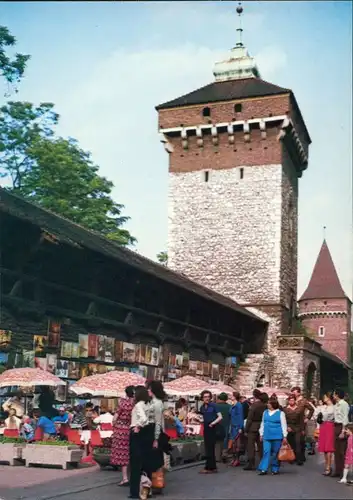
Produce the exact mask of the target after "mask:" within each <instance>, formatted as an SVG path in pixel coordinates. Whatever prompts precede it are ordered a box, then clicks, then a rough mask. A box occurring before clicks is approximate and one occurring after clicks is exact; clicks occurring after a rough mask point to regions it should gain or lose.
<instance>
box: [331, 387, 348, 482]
mask: <svg viewBox="0 0 353 500" xmlns="http://www.w3.org/2000/svg"><path fill="white" fill-rule="evenodd" d="M333 398H334V400H335V402H336V404H335V407H334V412H335V474H334V477H342V475H343V469H344V457H345V454H346V448H347V440H346V439H345V435H344V428H345V426H346V425H347V424H348V421H349V420H348V415H349V404H348V403H347V401H345V399H344V391H341V390H339V389H337V390H336V391H335V392H334V393H333Z"/></svg>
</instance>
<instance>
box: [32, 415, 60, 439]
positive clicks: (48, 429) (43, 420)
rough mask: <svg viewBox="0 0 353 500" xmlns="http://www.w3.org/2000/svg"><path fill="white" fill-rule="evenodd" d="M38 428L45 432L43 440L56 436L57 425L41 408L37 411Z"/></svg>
mask: <svg viewBox="0 0 353 500" xmlns="http://www.w3.org/2000/svg"><path fill="white" fill-rule="evenodd" d="M36 418H37V428H39V429H41V431H42V432H43V441H48V440H49V439H54V438H56V427H55V424H54V422H53V421H52V420H50V418H48V417H47V416H46V415H44V414H42V413H41V411H40V410H37V411H36Z"/></svg>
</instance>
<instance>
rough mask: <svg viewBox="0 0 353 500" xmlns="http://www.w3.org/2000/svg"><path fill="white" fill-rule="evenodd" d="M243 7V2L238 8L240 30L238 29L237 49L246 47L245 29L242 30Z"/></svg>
mask: <svg viewBox="0 0 353 500" xmlns="http://www.w3.org/2000/svg"><path fill="white" fill-rule="evenodd" d="M243 10H244V9H243V7H242V5H241V2H239V4H238V7H237V14H238V19H239V21H238V28H237V38H238V40H237V44H236V46H237V47H244V45H243V28H242V22H241V15H242V13H243Z"/></svg>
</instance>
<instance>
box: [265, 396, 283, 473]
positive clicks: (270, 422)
mask: <svg viewBox="0 0 353 500" xmlns="http://www.w3.org/2000/svg"><path fill="white" fill-rule="evenodd" d="M259 432H260V439H261V440H262V441H263V456H262V460H261V462H260V464H259V467H258V470H259V475H260V476H264V475H266V474H267V471H268V469H269V467H270V466H271V472H272V475H273V476H276V475H277V474H278V473H279V461H278V452H279V450H280V448H281V445H282V444H283V445H287V444H288V442H287V421H286V416H285V414H284V412H283V411H281V410H280V409H279V403H278V400H277V399H275V398H272V397H271V398H270V399H269V401H268V404H267V410H265V411H264V414H263V417H262V422H261V425H260V431H259Z"/></svg>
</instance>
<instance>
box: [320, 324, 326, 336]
mask: <svg viewBox="0 0 353 500" xmlns="http://www.w3.org/2000/svg"><path fill="white" fill-rule="evenodd" d="M319 337H325V327H324V326H319Z"/></svg>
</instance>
